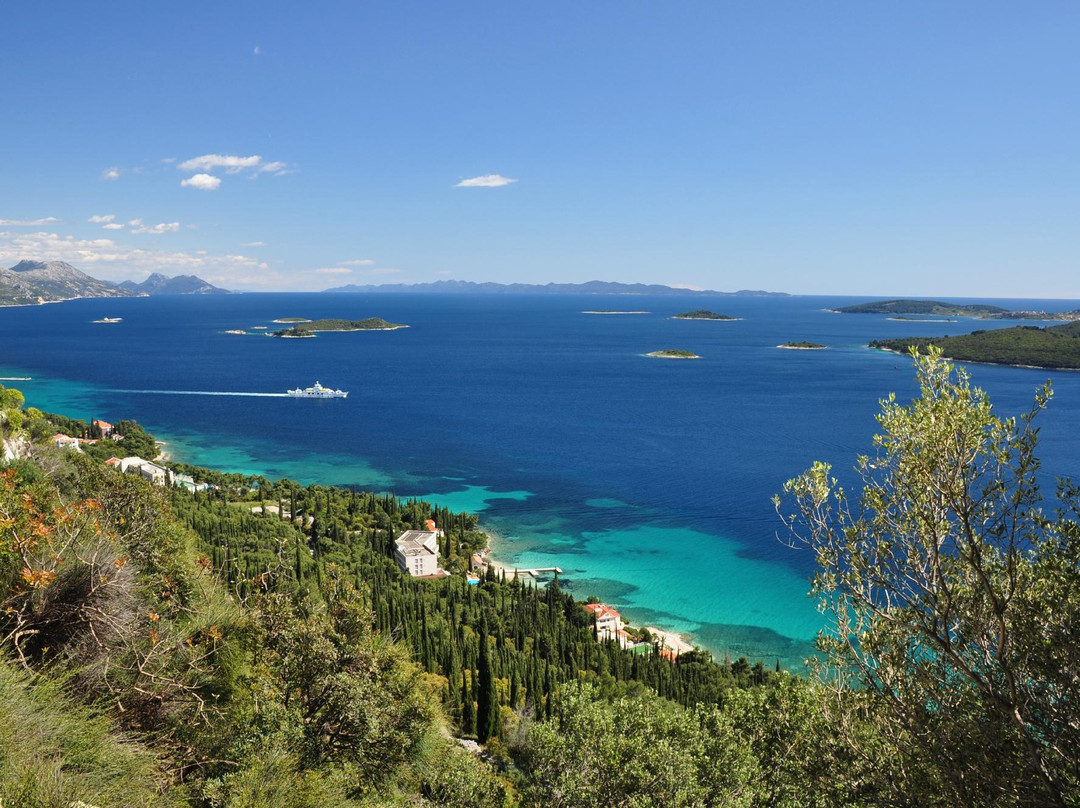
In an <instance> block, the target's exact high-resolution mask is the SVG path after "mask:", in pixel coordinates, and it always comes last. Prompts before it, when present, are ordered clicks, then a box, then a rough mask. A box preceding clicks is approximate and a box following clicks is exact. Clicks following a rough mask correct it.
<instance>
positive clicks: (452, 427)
mask: <svg viewBox="0 0 1080 808" xmlns="http://www.w3.org/2000/svg"><path fill="white" fill-rule="evenodd" d="M866 299H867V298H836V297H829V298H826V297H790V298H753V297H726V296H725V297H716V296H700V297H698V296H693V297H677V298H676V297H641V296H633V297H630V296H611V297H607V296H580V297H578V296H535V295H533V296H529V295H522V296H516V295H515V296H494V295H491V296H479V295H477V296H471V295H470V296H444V295H430V296H429V295H370V296H368V295H328V294H245V295H231V296H222V297H155V298H136V299H120V300H100V299H98V300H76V301H69V302H66V303H61V304H54V305H46V306H35V307H24V308H0V376H3V377H11V376H31V377H32V381H17V382H16V381H0V383H2V384H5V385H7V386H10V387H17V388H19V389H21V390H22V391H23V392H24V393H25V394H26V397H27V401H28V404H30V405H33V406H37V407H39V408H41V409H45V410H49V411H54V412H62V413H65V414H68V415H72V416H75V417H81V418H85V419H89V418H103V419H105V420H108V421H112V422H115V421H117V420H120V419H122V418H134V419H136V420H138V421H139V422H140V423H142V424H144V425H145V426H146V427H147V428H148V429H149V430H151V431H152V432H153V433H155V434H156V435H157V436H158V437H160V438H162V439H164V440H166V441H167V442H168V450H169V452H170V453H171V455H172V456H173V457H174V458H175V459H178V460H185V461H189V462H193V463H198V464H202V465H207V466H212V467H216V468H221V469H225V470H230V471H240V472H247V473H260V474H266V475H269V476H272V477H281V476H288V477H293V478H295V479H298V480H301V481H304V482H320V483H329V484H348V485H359V486H363V487H366V488H371V489H376V490H387V491H394V492H396V493H397V494H399V495H402V496H423V497H428V498H431V499H434V500H437V501H439V502H440V503H443V504H446V505H448V506H450V507H453V508H456V509H464V510H472V511H476V512H479V513H480V515H481V523H482V524H483V526H485V527H486V528H487V529H489V530H490V531H492V532H493V533H494V534H496V535H497V536H498V539H497V540H496V543H495V555H496V557H497V558H498V559H499V560H500V561H502V562H504V563H506V564H508V565H511V566H520V567H522V568H531V567H549V566H559V567H561V568H562V569H563V570H564V576H563V578H562V583H564V585H566V586H569V587H571V588H572V590H573V591H574V592H575V593H576V594H578V595H579V596H580V597H585V596H588V595H597V596H599V597H600V598H602V599H603V600H605V601H608V602H611V603H613V604H615V605H616V606H617V607H618V608H619V609H620V610H622V611H623V613H624V614H625V615H626V616H628V617H629V619H631V620H632V621H634V622H636V623H651V624H656V625H661V626H663V627H666V628H671V629H674V630H679V631H684V632H687V633H690V634H692V635H693V636H694V638H695V639H696V641H697V642H698V643H700V644H701V645H703V646H704V647H706V648H708V649H709V650H711V651H713V652H714V653H716V654H717V655H720V656H722V655H723V654H725V653H726V654H730V655H731V656H732V657H735V656H739V655H746V656H748V657H750V658H752V659H760V658H763V659H766V660H769V661H770V662H771V661H772V660H773V659H774V658H778V659H780V660H781V662H782V664H786V665H790V666H798V665H799V664H800V662H801V660H802V659H803V658H804V657H805V656H806V655H807V653H808V652H809V648H810V643H811V640H812V638H813V636H814V634H815V632H816V631H817V629H818V628H819V626H820V621H821V617H820V615H818V613H817V611H816V610H815V608H814V604H813V603H812V601H811V600H810V599H808V598H807V596H806V592H807V589H808V583H807V579H808V576H809V575H810V573H811V570H812V559H811V558H809V557H808V556H807V554H806V553H805V552H799V551H796V550H793V549H791V548H789V547H788V546H787V545H786V544H785V543H784V542H783V541H781V538H782V532H781V525H780V524H779V521H778V518H777V516H776V514H775V512H774V510H773V506H772V504H771V502H770V498H771V496H772V495H773V494H774V493H777V492H779V491H780V490H781V488H782V486H783V484H784V481H785V480H787V479H788V478H790V477H793V476H795V475H796V474H798V473H799V472H800V471H801V470H803V469H804V468H806V467H807V466H809V465H810V464H811V463H812V462H813V461H814V460H825V461H828V462H830V463H832V464H833V466H834V468H835V469H836V470H837V472H838V473H839V476H840V477H841V479H842V480H846V481H847V482H848V483H849V484H850V483H851V482H852V475H851V474H850V469H851V467H852V466H853V464H854V463H855V458H856V455H857V454H858V453H860V452H867V451H869V450H870V441H871V437H872V435H873V434H874V431H875V426H876V424H875V421H874V415H875V413H876V412H877V409H878V402H879V400H880V399H882V398H883V397H885V396H886V395H888V394H889V393H890V392H896V393H897V396H898V397H899V398H900V399H901V400H908V399H910V397H911V396H912V395H913V394H914V381H913V373H912V368H911V365H910V362H909V361H908V360H907V359H906V358H903V357H899V356H895V355H891V354H886V353H881V352H876V351H871V350H869V349H867V348H866V347H865V345H866V343H867V341H868V340H869V339H871V338H874V337H889V336H903V335H925V334H931V335H938V334H946V333H950V334H951V333H966V332H969V331H971V330H973V329H974V328H994V327H1007V326H1009V325H1011V324H1010V323H1006V322H1000V323H994V322H983V321H979V322H978V323H976V322H975V321H972V320H961V321H959V322H930V323H927V322H923V323H917V322H910V321H895V320H889V319H887V318H885V317H883V316H876V315H838V314H832V313H829V312H828V311H826V309H827V308H830V307H834V306H839V305H846V304H849V303H852V302H859V301H862V300H866ZM994 302H995V303H998V304H999V305H1005V306H1010V307H1013V306H1015V307H1017V308H1045V309H1050V310H1064V309H1070V308H1077V307H1080V303H1078V302H1076V301H1062V300H1057V301H1027V300H1025V301H994ZM695 308H707V309H712V310H714V311H718V312H721V313H724V314H728V315H731V316H734V317H739V318H742V319H740V320H738V321H735V322H707V321H680V320H675V319H672V315H674V314H677V313H679V312H682V311H686V310H689V309H695ZM597 309H617V310H644V311H647V312H649V313H648V314H632V315H631V314H627V315H590V314H585V313H583V312H585V311H587V310H597ZM105 316H108V317H122V318H123V322H121V323H117V324H115V325H102V324H94V323H93V322H92V321H93V320H95V319H98V318H101V317H105ZM371 316H378V317H383V318H385V319H387V320H390V321H393V322H399V323H407V324H408V325H409V326H410V327H409V328H407V329H401V330H397V331H386V332H355V333H335V334H321V335H319V336H318V337H317V338H315V339H304V340H280V339H269V338H266V337H263V336H261V335H260V334H261V332H260V331H257V330H252V329H253V327H255V326H269V327H270V328H274V327H275V326H274V325H273V323H272V322H271V321H272V320H274V319H275V318H282V317H309V318H319V317H346V318H350V319H359V318H363V317H371ZM229 329H245V330H247V331H248V335H246V336H239V335H230V334H226V333H225V331H227V330H229ZM793 340H810V341H814V342H820V343H823V344H825V345H827V346H828V349H827V350H824V351H789V350H778V349H777V347H776V346H777V345H778V344H780V343H783V342H787V341H793ZM663 348H683V349H688V350H691V351H693V352H695V353H697V354H700V355H701V356H702V357H703V358H702V359H700V360H696V361H671V360H660V359H652V358H648V357H646V356H645V354H646V353H648V352H649V351H654V350H658V349H663ZM970 369H971V371H972V374H973V376H974V379H975V381H976V382H977V383H978V384H979V385H981V386H982V387H984V388H985V389H987V390H988V391H989V393H990V394H991V396H992V399H993V400H994V402H995V405H996V407H997V409H998V411H1000V412H1003V413H1019V412H1022V411H1024V410H1026V409H1027V408H1028V407H1029V406H1030V403H1031V398H1032V394H1033V392H1034V390H1035V388H1036V387H1037V386H1038V385H1039V384H1041V383H1042V382H1044V381H1046V379H1047V378H1052V380H1053V383H1054V387H1055V397H1054V400H1053V402H1052V403H1051V405H1050V409H1049V411H1048V412H1047V413H1046V414H1045V415H1044V416H1043V417H1042V419H1041V423H1042V433H1041V435H1042V451H1041V456H1042V458H1043V463H1044V471H1045V473H1046V479H1047V480H1048V481H1049V483H1050V485H1051V487H1052V480H1053V477H1054V476H1061V475H1065V476H1072V477H1074V478H1080V432H1078V430H1077V429H1076V425H1077V423H1078V415H1080V374H1077V373H1072V372H1048V371H1044V370H1031V369H1022V368H1007V367H991V366H972V367H971V368H970ZM316 380H318V381H321V382H322V383H323V384H325V385H332V386H334V387H341V388H343V389H345V390H348V391H349V397H348V398H347V399H344V400H340V399H338V400H325V401H318V400H316V401H311V400H298V399H292V398H286V397H281V396H266V395H249V394H255V393H261V394H265V393H281V392H283V391H284V390H286V389H287V388H290V387H296V386H308V385H311V384H313V383H314V382H315V381H316ZM224 393H235V394H242V395H222V394H224ZM778 532H780V533H781V536H780V538H778Z"/></svg>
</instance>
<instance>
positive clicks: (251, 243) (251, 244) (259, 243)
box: [240, 241, 266, 247]
mask: <svg viewBox="0 0 1080 808" xmlns="http://www.w3.org/2000/svg"><path fill="white" fill-rule="evenodd" d="M240 246H241V247H265V246H266V242H265V241H249V242H247V243H246V244H241V245H240Z"/></svg>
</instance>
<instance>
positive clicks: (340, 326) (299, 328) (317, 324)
mask: <svg viewBox="0 0 1080 808" xmlns="http://www.w3.org/2000/svg"><path fill="white" fill-rule="evenodd" d="M274 322H276V323H289V322H292V323H296V325H294V326H292V327H290V328H282V329H280V330H278V331H274V332H271V336H275V337H314V336H315V333H316V332H318V331H394V330H396V329H398V328H408V326H407V325H403V324H401V323H390V322H387V321H386V320H384V319H382V318H381V317H368V318H367V319H365V320H342V319H324V320H304V319H302V318H299V317H296V318H293V317H286V318H282V319H280V320H275V321H274Z"/></svg>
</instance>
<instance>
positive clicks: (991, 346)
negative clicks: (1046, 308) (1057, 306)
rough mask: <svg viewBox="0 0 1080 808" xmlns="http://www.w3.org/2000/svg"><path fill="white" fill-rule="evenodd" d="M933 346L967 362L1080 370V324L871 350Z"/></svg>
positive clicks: (903, 341)
mask: <svg viewBox="0 0 1080 808" xmlns="http://www.w3.org/2000/svg"><path fill="white" fill-rule="evenodd" d="M931 345H936V346H938V347H939V348H941V350H942V351H943V352H944V354H945V356H947V357H949V358H951V359H957V360H962V361H965V362H988V363H992V364H997V365H1024V366H1027V367H1040V368H1068V369H1077V368H1080V322H1074V323H1066V324H1064V325H1054V326H1047V327H1045V328H1039V327H1038V326H1033V325H1018V326H1015V327H1013V328H1000V329H986V330H979V331H973V332H972V333H970V334H962V335H959V336H941V337H900V338H896V339H877V340H873V341H872V342H871V343H870V347H871V348H878V349H880V350H885V351H894V352H896V353H906V352H907V351H908V349H909V347H914V348H915V349H916V350H917V351H918V352H919V353H924V354H925V353H927V352H928V351H929V348H930V346H931Z"/></svg>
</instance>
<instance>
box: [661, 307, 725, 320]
mask: <svg viewBox="0 0 1080 808" xmlns="http://www.w3.org/2000/svg"><path fill="white" fill-rule="evenodd" d="M673 319H676V320H738V319H739V318H738V317H731V316H729V315H727V314H717V313H716V312H715V311H709V310H708V309H694V311H684V312H683V313H682V314H676V315H675V317H674V318H673Z"/></svg>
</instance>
